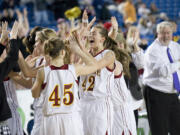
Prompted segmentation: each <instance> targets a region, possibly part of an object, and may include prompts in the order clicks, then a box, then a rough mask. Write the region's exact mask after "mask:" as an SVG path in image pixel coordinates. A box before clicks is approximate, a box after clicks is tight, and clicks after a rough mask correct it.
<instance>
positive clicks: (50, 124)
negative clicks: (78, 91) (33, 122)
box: [40, 112, 84, 135]
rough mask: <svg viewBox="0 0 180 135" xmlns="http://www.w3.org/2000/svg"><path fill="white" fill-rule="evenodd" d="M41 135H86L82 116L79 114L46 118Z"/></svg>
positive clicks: (43, 121) (43, 120) (56, 115)
mask: <svg viewBox="0 0 180 135" xmlns="http://www.w3.org/2000/svg"><path fill="white" fill-rule="evenodd" d="M40 135H84V133H83V124H82V119H81V116H80V115H79V113H78V112H76V113H69V114H55V115H51V116H44V117H43V119H42V124H41V128H40Z"/></svg>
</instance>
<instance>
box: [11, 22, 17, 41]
mask: <svg viewBox="0 0 180 135" xmlns="http://www.w3.org/2000/svg"><path fill="white" fill-rule="evenodd" d="M18 29H19V23H18V22H17V21H15V22H14V24H13V27H12V29H11V32H10V39H17V34H18Z"/></svg>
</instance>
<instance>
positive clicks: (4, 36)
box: [0, 22, 9, 46]
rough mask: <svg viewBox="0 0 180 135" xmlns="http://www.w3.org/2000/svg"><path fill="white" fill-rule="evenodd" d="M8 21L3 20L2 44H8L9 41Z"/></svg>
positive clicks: (0, 41)
mask: <svg viewBox="0 0 180 135" xmlns="http://www.w3.org/2000/svg"><path fill="white" fill-rule="evenodd" d="M7 28H8V23H7V22H2V33H1V38H0V43H1V44H2V45H4V46H5V45H7V42H8V34H9V32H8V30H7Z"/></svg>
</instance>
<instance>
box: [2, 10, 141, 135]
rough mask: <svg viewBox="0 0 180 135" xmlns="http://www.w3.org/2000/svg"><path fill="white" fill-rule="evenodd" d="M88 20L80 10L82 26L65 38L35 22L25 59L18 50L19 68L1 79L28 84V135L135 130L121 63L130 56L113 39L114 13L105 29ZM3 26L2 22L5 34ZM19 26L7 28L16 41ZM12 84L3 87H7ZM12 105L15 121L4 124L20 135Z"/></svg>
mask: <svg viewBox="0 0 180 135" xmlns="http://www.w3.org/2000/svg"><path fill="white" fill-rule="evenodd" d="M87 19H88V16H87V13H86V11H84V13H83V17H82V24H81V27H76V28H74V29H72V30H71V32H70V34H69V36H68V37H67V38H66V39H62V38H59V37H58V36H57V33H56V32H55V31H54V30H52V29H49V28H43V27H37V26H36V27H35V28H33V29H32V30H31V31H30V33H29V35H28V36H27V37H26V38H25V39H24V40H23V43H24V44H25V45H26V47H27V50H28V51H29V52H30V53H31V54H30V55H29V56H28V57H27V58H26V59H24V57H23V55H22V54H21V52H20V51H19V57H18V66H17V68H19V69H20V71H21V73H17V72H15V71H14V70H13V71H12V72H10V73H9V75H8V77H9V78H10V80H6V81H4V83H7V81H8V83H9V84H8V86H9V85H12V82H11V79H12V80H14V81H15V82H16V83H19V84H20V85H22V86H24V87H26V88H31V91H32V96H33V97H34V103H33V107H34V116H35V117H34V126H33V129H32V132H31V135H136V134H137V133H136V122H135V116H134V109H133V107H132V105H131V94H130V92H129V90H128V88H127V85H126V83H125V79H124V74H125V73H126V71H127V69H124V68H123V67H125V66H126V64H129V61H130V58H129V56H128V54H126V53H125V52H123V51H122V49H121V48H122V47H121V43H120V42H118V41H119V37H120V36H121V35H120V34H119V33H118V24H117V21H116V18H115V17H112V18H111V22H112V30H111V31H109V32H108V31H107V30H106V29H105V28H103V27H102V26H100V25H94V26H93V24H94V22H95V19H96V18H94V19H93V20H92V21H91V22H90V23H88V21H87ZM6 25H7V24H6V23H3V25H2V28H3V31H2V35H3V36H4V37H3V38H4V39H5V38H6V36H7V34H6V31H7V26H6ZM18 25H19V24H18V22H15V23H14V26H13V28H12V31H13V30H14V35H15V36H14V39H13V40H17V33H18V27H19V26H18ZM92 26H93V27H92ZM2 35H1V37H2ZM137 35H138V34H134V37H133V43H134V44H136V43H137V41H138V38H139V37H138V36H137ZM11 40H12V39H11ZM121 42H122V41H121ZM4 43H6V40H5V41H4ZM10 43H11V42H10ZM16 44H18V42H17V43H16ZM32 44H33V45H32ZM12 45H14V44H12ZM12 45H11V44H10V46H12ZM16 48H18V45H17V46H16ZM11 49H12V48H11ZM5 55H9V52H8V51H7V54H5ZM2 59H3V58H2ZM122 59H123V60H124V62H123V63H122V62H121V61H122ZM12 87H14V86H11V88H9V87H5V89H6V92H7V91H9V90H10V89H12ZM9 102H11V101H8V103H9ZM9 104H15V103H14V101H13V103H9ZM13 107H14V106H10V108H11V109H12V108H13ZM16 109H17V107H16V106H15V107H14V110H15V111H14V114H12V115H15V116H14V117H13V118H15V119H16V124H15V125H16V126H15V127H13V126H9V127H10V130H11V132H12V134H13V133H17V134H18V135H22V134H23V132H22V127H21V122H19V123H17V120H19V121H20V117H19V115H18V114H15V113H16ZM10 123H12V122H10ZM17 127H18V128H17ZM17 130H18V131H17Z"/></svg>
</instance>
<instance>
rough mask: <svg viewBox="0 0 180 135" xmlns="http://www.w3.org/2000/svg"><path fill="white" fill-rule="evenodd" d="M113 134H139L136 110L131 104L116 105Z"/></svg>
mask: <svg viewBox="0 0 180 135" xmlns="http://www.w3.org/2000/svg"><path fill="white" fill-rule="evenodd" d="M113 114H114V121H113V126H112V135H137V132H136V121H135V116H134V110H133V108H132V107H131V105H127V104H123V105H119V106H114V113H113Z"/></svg>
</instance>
